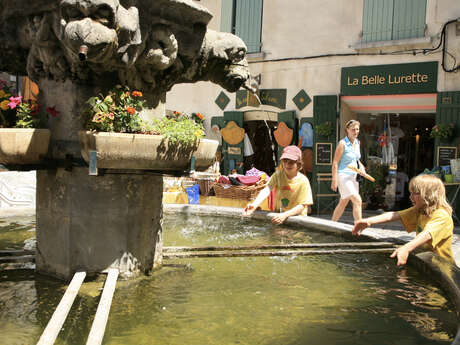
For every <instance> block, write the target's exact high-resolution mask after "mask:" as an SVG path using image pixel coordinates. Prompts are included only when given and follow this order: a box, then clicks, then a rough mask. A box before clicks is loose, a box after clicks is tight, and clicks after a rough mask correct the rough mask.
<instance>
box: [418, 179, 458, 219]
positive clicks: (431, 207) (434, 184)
mask: <svg viewBox="0 0 460 345" xmlns="http://www.w3.org/2000/svg"><path fill="white" fill-rule="evenodd" d="M409 191H410V192H411V193H418V194H420V197H421V198H422V200H423V203H424V207H423V208H422V210H421V211H422V212H423V213H424V214H425V215H427V216H428V217H431V216H432V214H433V213H434V211H436V210H437V209H439V208H443V209H445V210H446V211H447V212H449V214H452V207H451V206H450V205H449V203H448V202H447V198H446V189H445V188H444V184H443V183H442V181H441V179H440V178H438V177H436V176H434V175H418V176H416V177H414V178H412V179H411V180H410V182H409Z"/></svg>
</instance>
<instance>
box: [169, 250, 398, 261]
mask: <svg viewBox="0 0 460 345" xmlns="http://www.w3.org/2000/svg"><path fill="white" fill-rule="evenodd" d="M395 249H396V248H369V249H332V250H315V249H312V250H280V251H259V250H250V251H222V252H179V253H165V254H163V259H173V258H213V257H216V258H223V257H241V256H307V255H333V254H364V253H366V254H374V253H375V254H377V253H392V252H393V251H394V250H395Z"/></svg>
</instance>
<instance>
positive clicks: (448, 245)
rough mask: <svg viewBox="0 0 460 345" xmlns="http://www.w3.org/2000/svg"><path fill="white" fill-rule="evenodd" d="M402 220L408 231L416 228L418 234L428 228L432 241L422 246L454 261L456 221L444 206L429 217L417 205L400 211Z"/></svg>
mask: <svg viewBox="0 0 460 345" xmlns="http://www.w3.org/2000/svg"><path fill="white" fill-rule="evenodd" d="M398 213H399V216H400V217H401V222H402V223H403V225H404V228H405V229H406V231H407V232H412V231H414V230H416V232H417V235H418V234H419V233H421V232H422V231H425V230H427V231H428V232H429V233H430V235H431V243H430V242H428V243H426V244H424V245H423V247H422V248H424V249H426V250H431V251H432V252H435V253H436V254H438V255H439V256H440V257H442V258H445V259H448V260H450V261H452V262H454V258H453V255H452V235H453V230H454V222H453V221H452V216H451V215H450V214H449V212H447V211H446V210H445V209H443V208H439V209H437V210H436V211H434V213H433V214H432V215H431V217H428V216H426V215H424V214H421V213H419V212H418V211H417V210H416V209H415V207H411V208H408V209H407V210H403V211H399V212H398Z"/></svg>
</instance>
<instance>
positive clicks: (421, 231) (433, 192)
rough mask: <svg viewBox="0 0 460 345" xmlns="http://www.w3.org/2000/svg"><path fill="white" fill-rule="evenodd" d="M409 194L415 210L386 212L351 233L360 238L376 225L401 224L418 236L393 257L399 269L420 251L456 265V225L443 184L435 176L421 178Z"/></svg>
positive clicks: (359, 224)
mask: <svg viewBox="0 0 460 345" xmlns="http://www.w3.org/2000/svg"><path fill="white" fill-rule="evenodd" d="M409 191H410V199H411V201H412V203H413V205H414V206H412V207H411V208H408V209H407V210H403V211H398V212H386V213H383V214H381V215H378V216H374V217H370V218H364V219H361V220H358V221H356V222H355V226H354V227H353V230H352V233H353V234H354V235H360V234H361V232H362V231H363V230H364V229H365V228H367V227H369V226H371V225H373V224H380V223H386V222H391V221H395V220H400V221H401V223H402V224H403V226H404V228H405V229H406V231H407V232H412V231H414V230H415V231H416V234H417V235H416V236H415V238H414V239H413V240H412V241H410V242H408V243H406V244H405V245H403V246H402V247H399V248H398V249H396V250H395V251H394V252H393V253H392V254H391V257H392V258H394V257H397V259H398V263H397V265H398V266H401V265H404V264H406V262H407V257H408V256H409V253H410V252H411V251H413V250H414V249H415V248H418V247H422V248H424V249H426V250H431V251H432V252H434V253H436V254H438V255H439V256H440V257H442V258H445V259H447V260H449V261H451V262H452V263H454V264H455V260H454V258H453V255H452V235H453V229H454V222H453V221H452V208H451V207H450V205H449V203H448V202H447V199H446V190H445V188H444V184H443V183H442V181H441V180H440V179H439V178H437V177H435V176H433V175H419V176H416V177H414V178H413V179H411V181H410V182H409Z"/></svg>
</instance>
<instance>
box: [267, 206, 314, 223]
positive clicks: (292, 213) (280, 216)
mask: <svg viewBox="0 0 460 345" xmlns="http://www.w3.org/2000/svg"><path fill="white" fill-rule="evenodd" d="M307 207H308V206H307ZM304 208H305V205H302V204H300V205H297V206H294V207H293V208H291V209H290V210H287V211H286V212H283V213H280V214H277V215H276V216H274V217H273V218H272V223H273V224H281V223H283V222H284V221H285V220H286V219H287V218H288V217H290V216H296V215H298V214H301V213H302V211H303V210H304Z"/></svg>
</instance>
